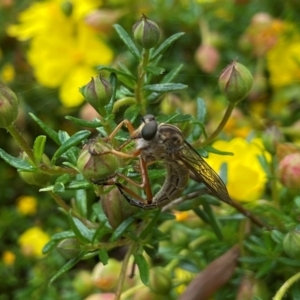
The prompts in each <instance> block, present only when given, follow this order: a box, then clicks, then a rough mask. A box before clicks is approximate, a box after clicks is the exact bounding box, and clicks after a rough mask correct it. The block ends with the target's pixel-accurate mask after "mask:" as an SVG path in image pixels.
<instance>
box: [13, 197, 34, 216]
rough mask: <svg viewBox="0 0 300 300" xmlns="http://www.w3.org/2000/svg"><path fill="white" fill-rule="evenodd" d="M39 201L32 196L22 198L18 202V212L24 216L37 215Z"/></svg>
mask: <svg viewBox="0 0 300 300" xmlns="http://www.w3.org/2000/svg"><path fill="white" fill-rule="evenodd" d="M36 209H37V201H36V199H35V198H34V197H32V196H21V197H19V198H18V200H17V210H18V211H19V212H20V213H21V214H22V215H29V216H32V215H34V214H35V213H36Z"/></svg>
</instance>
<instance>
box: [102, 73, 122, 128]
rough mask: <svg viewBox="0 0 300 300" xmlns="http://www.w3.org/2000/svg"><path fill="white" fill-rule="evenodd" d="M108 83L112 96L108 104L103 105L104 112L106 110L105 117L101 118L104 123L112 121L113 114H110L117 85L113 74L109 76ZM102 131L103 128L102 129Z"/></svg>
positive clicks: (115, 76)
mask: <svg viewBox="0 0 300 300" xmlns="http://www.w3.org/2000/svg"><path fill="white" fill-rule="evenodd" d="M109 82H110V84H111V85H112V91H113V92H112V95H111V98H110V100H109V103H108V104H107V105H105V110H106V115H105V116H102V117H104V120H105V121H111V120H113V119H114V117H115V116H114V114H113V113H112V111H113V107H114V103H115V100H116V94H117V85H118V78H117V75H116V73H115V72H112V73H111V74H110V76H109ZM102 129H103V128H102Z"/></svg>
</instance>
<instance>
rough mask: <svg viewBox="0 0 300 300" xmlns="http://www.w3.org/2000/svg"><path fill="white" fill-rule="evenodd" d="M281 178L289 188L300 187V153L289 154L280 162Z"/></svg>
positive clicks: (279, 171)
mask: <svg viewBox="0 0 300 300" xmlns="http://www.w3.org/2000/svg"><path fill="white" fill-rule="evenodd" d="M278 173H279V179H280V181H281V183H282V184H283V185H284V186H286V187H288V188H300V153H299V152H297V153H292V154H288V155H287V156H286V157H284V158H283V159H282V160H281V161H280V162H279V168H278Z"/></svg>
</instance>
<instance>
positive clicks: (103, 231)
mask: <svg viewBox="0 0 300 300" xmlns="http://www.w3.org/2000/svg"><path fill="white" fill-rule="evenodd" d="M106 224H107V221H104V222H102V223H100V224H99V226H98V228H97V229H96V231H95V233H94V236H93V239H92V244H94V243H95V241H96V239H98V240H101V237H102V236H103V235H104V234H106V233H109V232H110V229H109V228H107V226H106Z"/></svg>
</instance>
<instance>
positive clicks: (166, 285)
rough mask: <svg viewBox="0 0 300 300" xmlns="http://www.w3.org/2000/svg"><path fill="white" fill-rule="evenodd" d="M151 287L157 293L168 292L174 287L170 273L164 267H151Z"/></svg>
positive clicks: (163, 293)
mask: <svg viewBox="0 0 300 300" xmlns="http://www.w3.org/2000/svg"><path fill="white" fill-rule="evenodd" d="M149 288H150V289H151V290H152V291H153V292H155V293H157V294H161V295H166V294H168V293H169V291H170V289H171V288H172V283H171V279H170V275H169V273H168V272H167V271H166V270H165V269H164V268H162V267H154V268H152V269H150V277H149Z"/></svg>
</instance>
